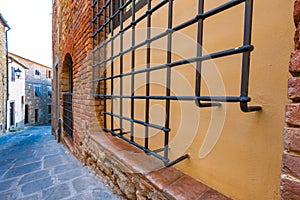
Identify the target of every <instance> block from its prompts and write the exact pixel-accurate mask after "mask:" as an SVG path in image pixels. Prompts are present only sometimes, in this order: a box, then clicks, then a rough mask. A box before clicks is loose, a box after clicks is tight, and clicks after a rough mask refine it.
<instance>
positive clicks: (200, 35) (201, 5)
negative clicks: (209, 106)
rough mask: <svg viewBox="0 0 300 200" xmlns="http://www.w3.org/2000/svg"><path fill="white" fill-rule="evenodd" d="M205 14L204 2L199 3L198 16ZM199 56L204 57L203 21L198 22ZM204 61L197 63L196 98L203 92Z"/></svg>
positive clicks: (199, 104)
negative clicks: (202, 72) (202, 73)
mask: <svg viewBox="0 0 300 200" xmlns="http://www.w3.org/2000/svg"><path fill="white" fill-rule="evenodd" d="M203 12H204V0H199V1H198V14H199V15H201V14H203ZM197 33H198V34H197V56H202V45H203V19H202V18H201V19H199V21H198V31H197ZM201 69H202V61H197V63H196V85H195V89H196V92H195V96H200V93H201V92H200V90H201V71H202V70H201ZM196 104H197V106H199V107H200V106H201V102H200V101H199V100H196Z"/></svg>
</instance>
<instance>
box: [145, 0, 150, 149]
mask: <svg viewBox="0 0 300 200" xmlns="http://www.w3.org/2000/svg"><path fill="white" fill-rule="evenodd" d="M147 10H148V11H149V10H151V0H148V7H147ZM150 38H151V13H150V12H149V13H148V14H147V55H146V62H147V63H146V64H147V66H146V67H147V69H149V68H150V62H151V57H150V56H151V43H150V42H149V39H150ZM146 96H147V97H148V96H150V72H149V71H147V72H146ZM145 106H146V107H145V122H146V123H147V124H149V107H150V99H148V98H147V99H146V105H145ZM145 148H146V149H148V148H149V126H145Z"/></svg>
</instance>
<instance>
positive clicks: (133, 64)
mask: <svg viewBox="0 0 300 200" xmlns="http://www.w3.org/2000/svg"><path fill="white" fill-rule="evenodd" d="M131 11H132V12H131V15H132V21H135V1H134V0H133V1H132V10H131ZM131 33H132V35H131V45H132V46H135V25H134V24H133V25H132V32H131ZM134 68H135V50H132V51H131V71H132V72H134ZM134 87H135V83H134V74H132V75H131V96H134ZM130 101H131V102H130V111H131V119H134V99H130ZM130 130H131V131H130V140H131V141H134V123H133V122H131V125H130Z"/></svg>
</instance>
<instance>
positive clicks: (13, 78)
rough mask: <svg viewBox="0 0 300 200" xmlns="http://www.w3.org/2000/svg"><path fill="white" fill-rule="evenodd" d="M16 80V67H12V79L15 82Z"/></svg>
mask: <svg viewBox="0 0 300 200" xmlns="http://www.w3.org/2000/svg"><path fill="white" fill-rule="evenodd" d="M15 80H16V74H15V68H14V67H11V81H12V82H15Z"/></svg>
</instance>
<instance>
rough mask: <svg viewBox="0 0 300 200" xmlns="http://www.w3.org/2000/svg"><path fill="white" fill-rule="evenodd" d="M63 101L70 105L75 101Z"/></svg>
mask: <svg viewBox="0 0 300 200" xmlns="http://www.w3.org/2000/svg"><path fill="white" fill-rule="evenodd" d="M63 103H66V104H68V105H73V102H72V101H65V100H63Z"/></svg>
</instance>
